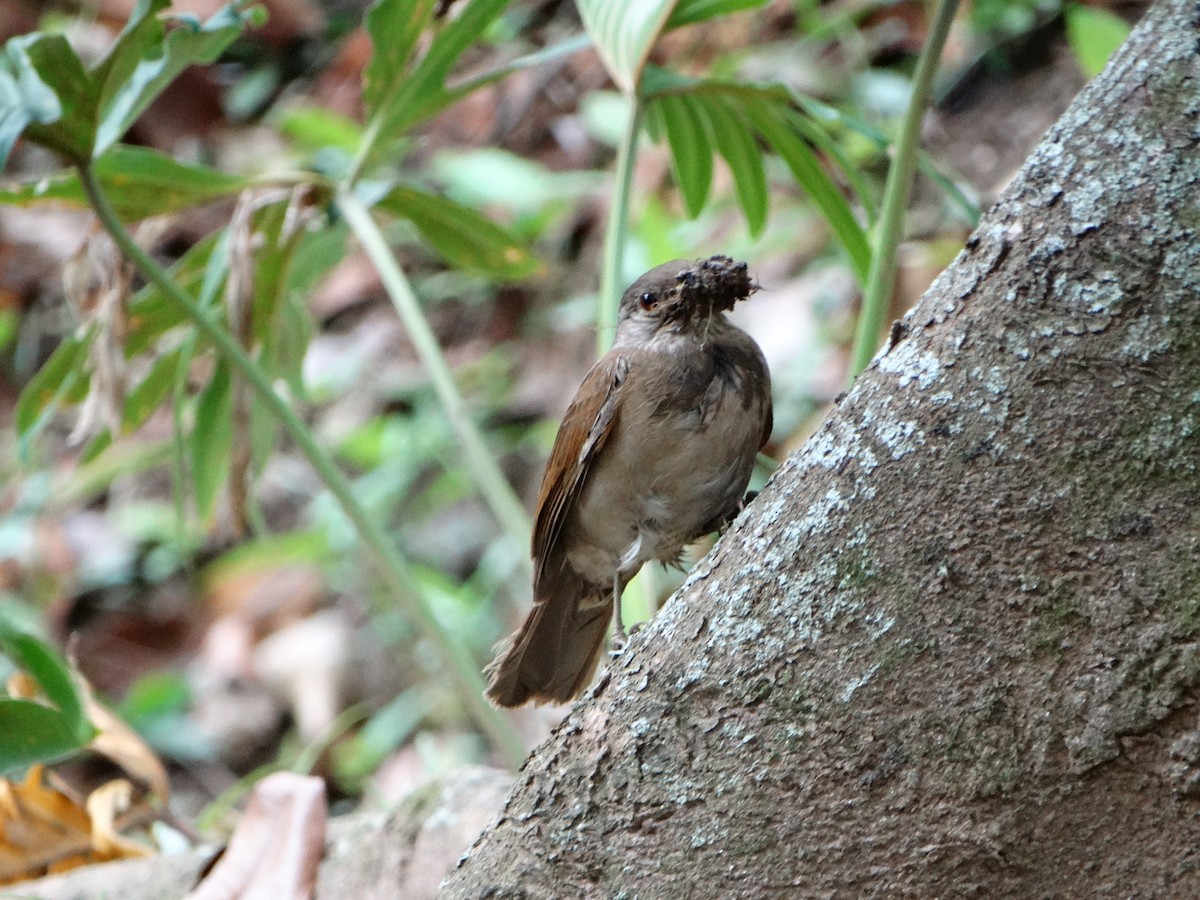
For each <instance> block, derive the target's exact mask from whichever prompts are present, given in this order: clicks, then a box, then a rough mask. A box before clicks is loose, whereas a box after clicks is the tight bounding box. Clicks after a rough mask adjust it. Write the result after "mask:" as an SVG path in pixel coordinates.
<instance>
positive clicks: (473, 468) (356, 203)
mask: <svg viewBox="0 0 1200 900" xmlns="http://www.w3.org/2000/svg"><path fill="white" fill-rule="evenodd" d="M337 206H338V209H339V210H340V211H341V214H342V216H343V217H344V218H345V219H346V222H347V224H349V226H350V228H351V229H352V230H353V231H354V234H355V236H356V237H357V238H358V242H359V244H361V245H362V248H363V250H365V251H366V254H367V257H368V258H369V259H370V260H371V264H372V265H374V266H375V270H376V271H377V272H378V273H379V277H380V279H381V280H382V281H383V287H384V290H386V291H387V294H388V297H390V298H391V301H392V305H393V306H394V307H395V308H396V312H397V313H399V314H400V318H401V320H402V321H403V322H404V327H405V328H406V329H408V336H409V339H410V340H411V341H412V342H413V347H415V348H416V351H417V355H418V356H419V357H420V358H421V364H422V365H423V366H424V367H425V371H426V372H427V373H428V374H429V380H430V382H431V383H432V384H433V389H434V391H435V392H436V393H437V396H438V400H439V402H440V403H441V406H442V410H443V411H444V412H445V414H446V417H447V418H448V419H449V420H450V427H451V428H453V429H454V433H455V434H456V435H457V437H458V441H459V444H460V445H461V446H462V449H463V453H464V454H465V456H466V460H465V462H466V467H467V471H468V473H469V474H470V476H471V477H472V478H473V479H474V480H475V485H476V486H477V487H478V488H479V492H480V493H481V494H482V495H483V499H484V502H486V503H487V505H488V507H489V508H490V509H491V511H492V515H493V516H495V517H496V521H498V522H499V523H500V527H501V528H503V529H504V530H505V531H506V532H507V533H508V535H509V537H511V538H512V540H513V542H514V543H515V544H516V545H517V547H518V548H520V550H521V556H522V558H524V551H525V548H526V547H528V546H529V533H530V524H529V517H528V516H527V515H526V514H525V508H524V507H523V506H522V505H521V501H520V500H518V499H517V495H516V493H515V492H514V491H513V489H512V486H511V485H509V483H508V479H506V478H505V477H504V473H503V472H501V471H500V467H499V466H498V465H497V464H496V460H495V458H494V457H493V456H492V454H491V452H490V451H489V450H488V447H487V444H486V443H485V442H484V440H483V435H482V434H480V433H479V429H478V428H477V427H476V426H475V422H474V420H473V419H472V418H471V413H470V411H469V410H468V409H467V403H466V401H465V400H464V399H463V395H462V393H461V392H460V391H459V389H458V385H457V384H456V383H455V381H454V376H453V375H452V374H451V372H450V367H449V365H447V364H446V357H445V356H444V355H443V354H442V348H441V347H440V346H439V345H438V342H437V338H436V337H435V336H434V334H433V330H432V329H431V328H430V327H429V322H428V320H427V319H426V318H425V314H424V313H423V312H422V311H421V305H420V303H419V302H418V301H417V296H416V294H415V293H414V292H413V289H412V285H411V284H409V282H408V279H407V278H406V277H405V276H404V272H403V271H401V269H400V266H399V265H398V264H397V263H396V257H395V256H393V255H392V250H391V248H390V247H389V246H388V244H387V240H386V239H385V238H384V236H383V233H382V232H381V231H380V230H379V227H378V226H377V225H376V224H375V220H374V219H373V218H371V213H370V211H369V210H368V209H367V207H366V206H365V205H364V204H363V202H362V201H361V200H359V199H358V197H357V196H355V195H354V193H353V191H350V190H342V191H339V193H338V197H337ZM528 565H529V563H528V560H526V566H528Z"/></svg>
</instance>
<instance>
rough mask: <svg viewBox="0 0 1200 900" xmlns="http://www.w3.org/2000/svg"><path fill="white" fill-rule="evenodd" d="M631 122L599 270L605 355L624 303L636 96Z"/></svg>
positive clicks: (600, 349)
mask: <svg viewBox="0 0 1200 900" xmlns="http://www.w3.org/2000/svg"><path fill="white" fill-rule="evenodd" d="M629 103H630V106H629V119H628V121H627V122H626V123H625V134H624V135H623V136H622V137H621V143H620V146H618V147H617V168H616V171H615V172H614V173H613V177H614V189H615V190H614V193H613V202H612V208H611V209H609V211H608V228H607V229H606V231H605V232H604V261H603V264H602V267H601V270H600V302H599V303H598V304H597V310H596V351H597V353H604V352H605V351H607V350H608V348H609V347H610V346H611V345H612V342H613V337H614V336H615V335H616V333H617V307H618V305H619V304H620V302H621V262H622V260H623V259H624V255H625V241H626V239H627V237H628V235H629V197H630V194H631V193H632V192H633V166H634V163H635V162H636V161H637V142H638V133H639V131H640V128H641V124H642V121H641V120H642V103H641V99H640V98H639V97H638V96H637V94H636V93H635V94H632V95H630V97H629Z"/></svg>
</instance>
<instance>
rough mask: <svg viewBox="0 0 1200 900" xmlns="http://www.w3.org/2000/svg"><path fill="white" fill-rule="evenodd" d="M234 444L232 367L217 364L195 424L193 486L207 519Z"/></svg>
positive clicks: (198, 508) (200, 513)
mask: <svg viewBox="0 0 1200 900" xmlns="http://www.w3.org/2000/svg"><path fill="white" fill-rule="evenodd" d="M232 446H233V401H232V396H231V394H230V378H229V367H228V365H227V364H226V363H225V362H224V361H222V362H219V363H217V368H216V371H215V372H213V377H212V381H210V382H209V383H208V386H207V387H206V388H205V389H204V392H203V393H202V394H201V395H200V399H199V400H198V401H197V403H196V422H195V424H194V425H193V427H192V439H191V449H192V487H193V490H194V493H195V497H196V513H197V515H198V516H199V517H200V519H201V521H203V522H208V521H209V520H210V519H211V518H212V514H213V510H214V509H215V507H216V502H217V494H218V493H219V492H220V490H221V486H222V485H224V484H225V481H226V479H227V478H228V476H229V454H230V450H231V448H232Z"/></svg>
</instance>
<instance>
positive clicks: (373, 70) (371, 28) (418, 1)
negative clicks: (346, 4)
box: [363, 0, 437, 119]
mask: <svg viewBox="0 0 1200 900" xmlns="http://www.w3.org/2000/svg"><path fill="white" fill-rule="evenodd" d="M436 5H437V0H376V2H375V3H373V4H372V5H371V8H370V9H369V10H368V11H367V18H366V26H367V34H368V36H369V37H370V38H371V58H370V60H368V62H367V65H366V68H364V69H363V107H364V109H366V112H367V118H368V119H369V118H371V117H373V116H375V115H376V114H380V115H381V116H385V117H386V115H387V114H388V111H387V105H388V104H389V103H390V102H391V100H392V98H393V97H395V96H396V95H397V94H398V93H399V92H400V90H401V87H402V86H403V84H404V80H405V76H406V74H407V71H408V64H409V59H410V57H411V56H412V52H413V49H414V48H415V47H416V45H417V38H419V37H420V36H421V31H422V30H423V29H424V28H425V26H426V25H427V24H428V22H429V18H430V16H432V15H433V10H434V7H435V6H436Z"/></svg>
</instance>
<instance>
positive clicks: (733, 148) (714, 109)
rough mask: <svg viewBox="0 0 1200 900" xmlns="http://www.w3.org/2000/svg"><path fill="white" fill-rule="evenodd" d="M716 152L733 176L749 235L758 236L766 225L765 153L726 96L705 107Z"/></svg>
mask: <svg viewBox="0 0 1200 900" xmlns="http://www.w3.org/2000/svg"><path fill="white" fill-rule="evenodd" d="M703 108H704V112H705V115H706V116H707V117H708V121H709V124H710V125H711V132H710V133H711V136H712V138H713V140H714V142H715V143H716V145H717V150H718V152H720V154H721V156H722V157H724V159H725V162H726V163H728V165H729V171H730V172H732V173H733V185H734V190H735V191H736V192H737V197H738V202H739V203H741V205H742V211H743V212H745V214H746V224H747V226H748V227H749V230H750V234H751V235H754V236H758V235H759V234H761V233H762V230H763V227H764V226H765V225H766V222H767V203H768V200H767V197H768V195H767V175H766V171H765V169H764V167H763V158H762V151H761V150H760V149H759V147H758V144H757V143H756V142H755V140H754V135H753V134H751V133H750V130H749V128H748V127H747V125H746V123H745V121H744V120H743V119H742V117H741V115H740V114H739V113H738V112H737V110H736V108H735V107H734V106H733V105H732V104H730V103H729V102H727V101H726V100H725V99H724V98H723V97H714V98H712V99H711V100H709V101H708V102H706V103H705V104H704V107H703Z"/></svg>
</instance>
